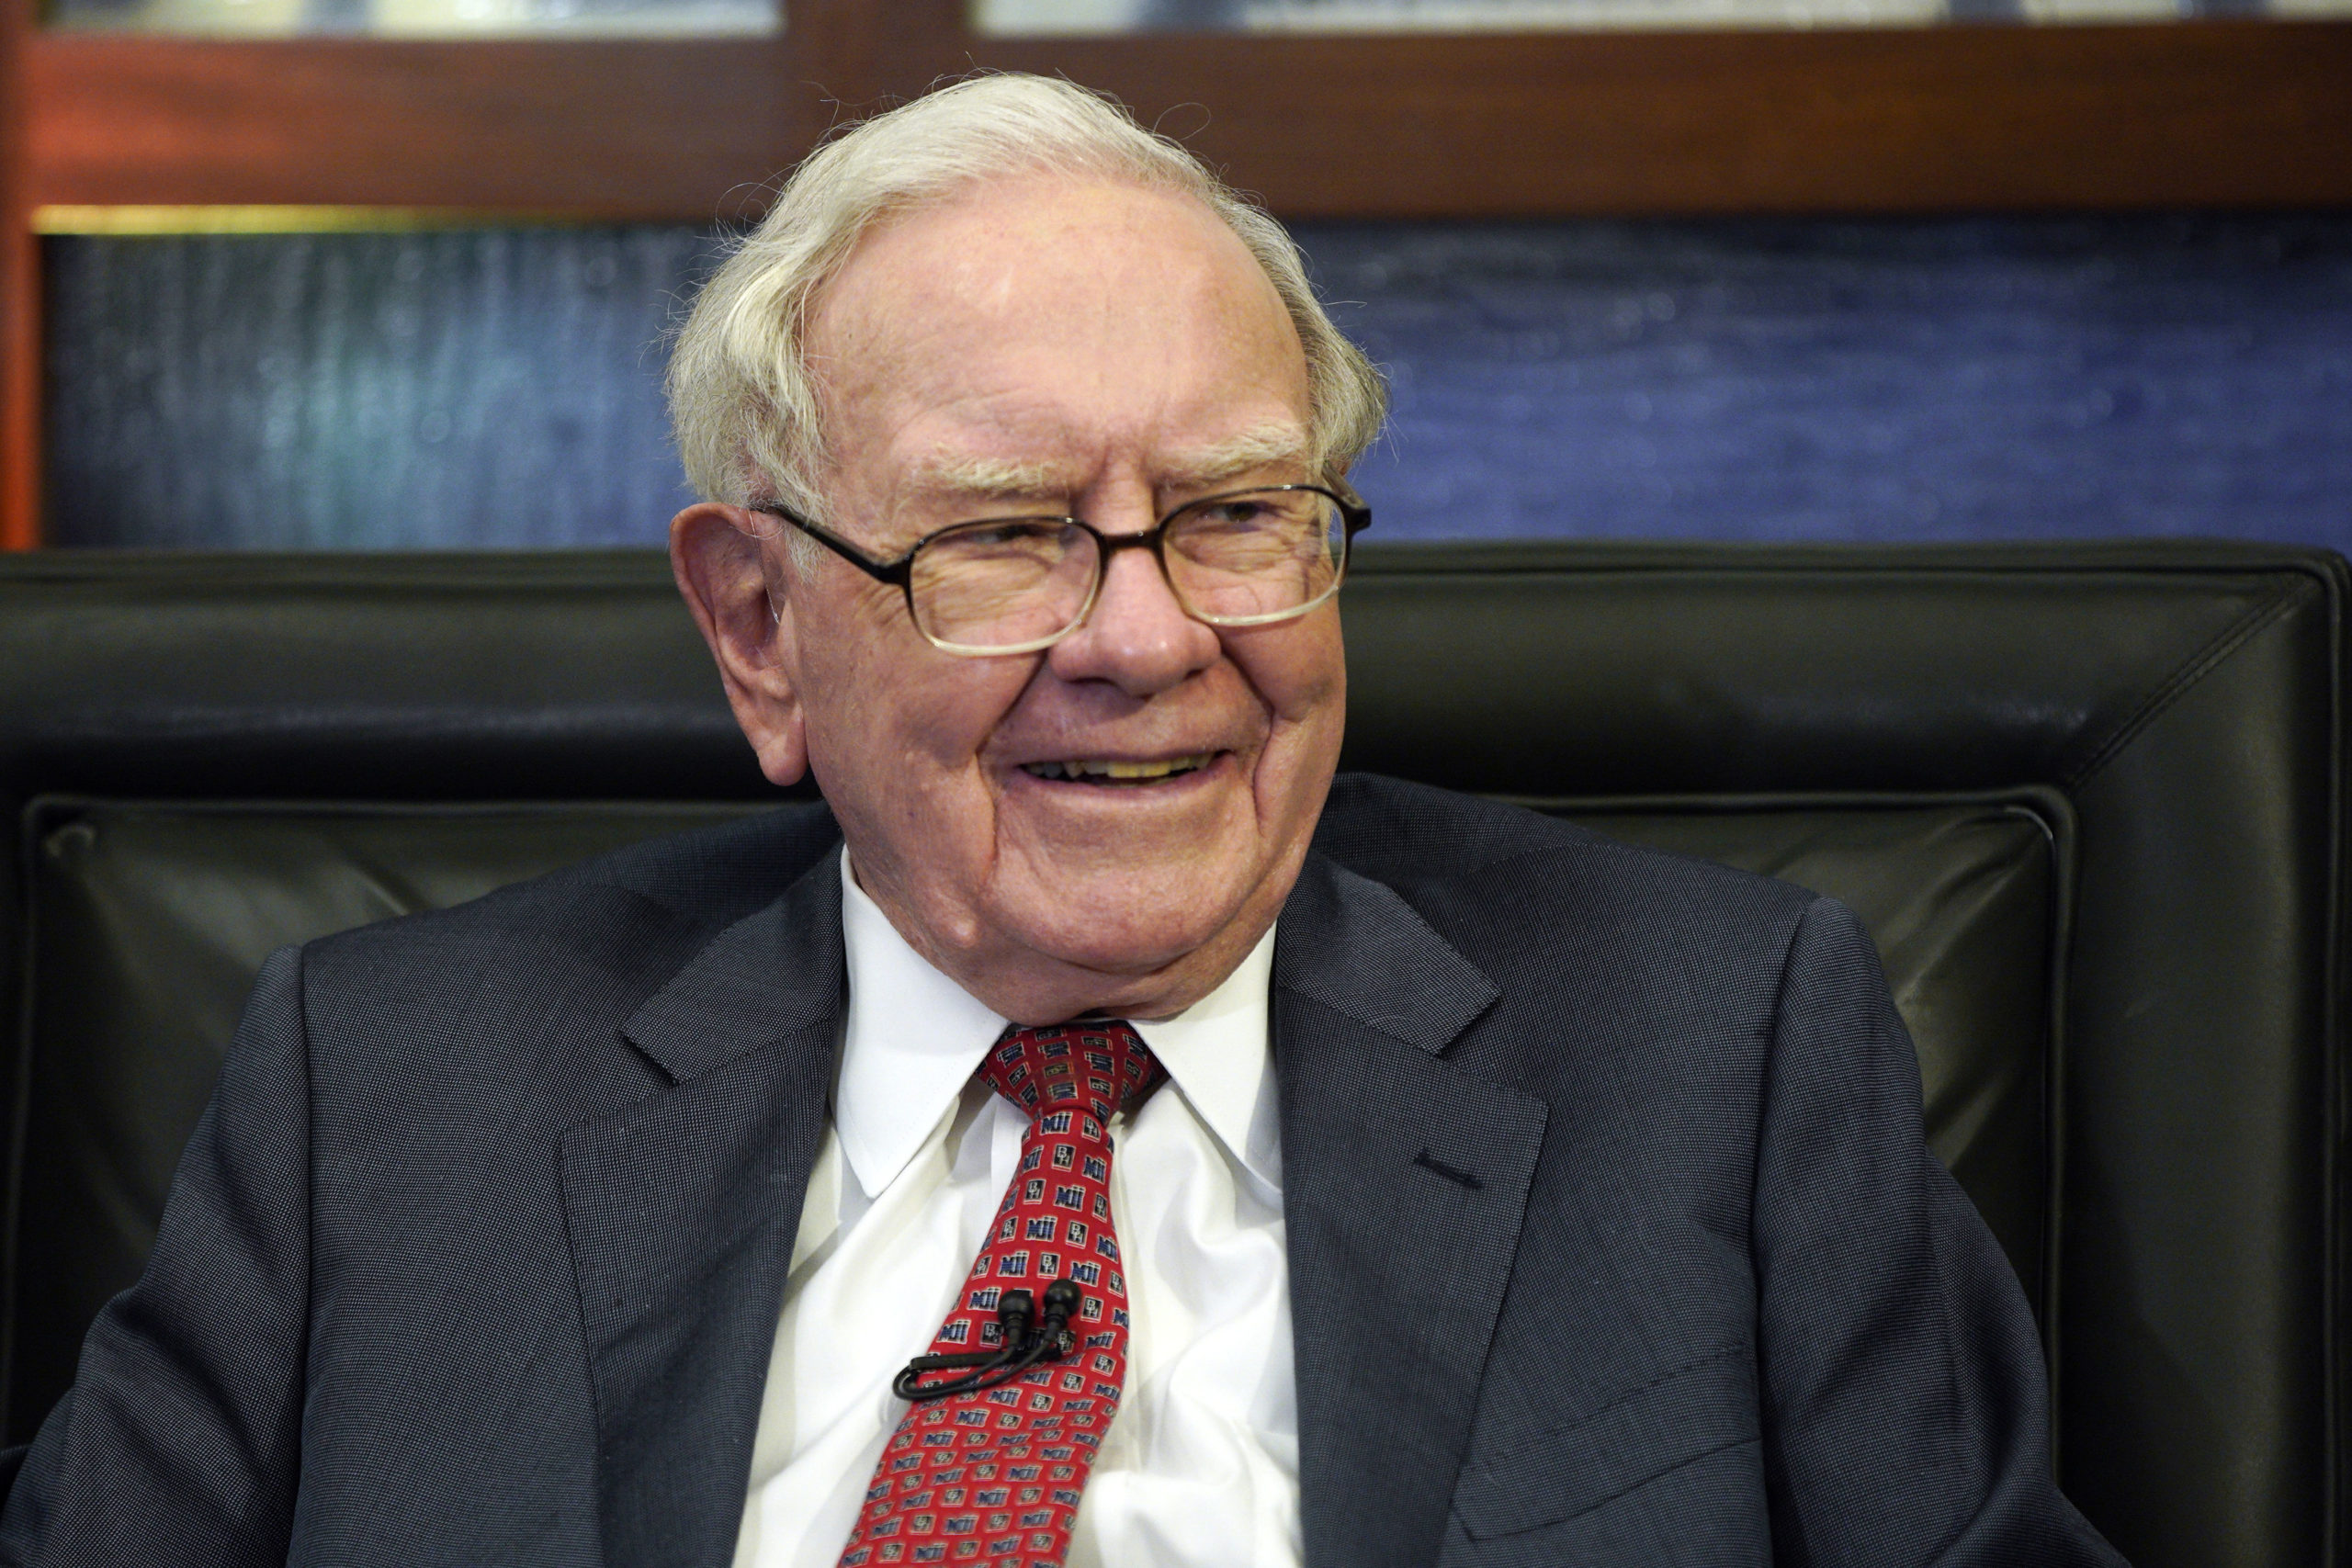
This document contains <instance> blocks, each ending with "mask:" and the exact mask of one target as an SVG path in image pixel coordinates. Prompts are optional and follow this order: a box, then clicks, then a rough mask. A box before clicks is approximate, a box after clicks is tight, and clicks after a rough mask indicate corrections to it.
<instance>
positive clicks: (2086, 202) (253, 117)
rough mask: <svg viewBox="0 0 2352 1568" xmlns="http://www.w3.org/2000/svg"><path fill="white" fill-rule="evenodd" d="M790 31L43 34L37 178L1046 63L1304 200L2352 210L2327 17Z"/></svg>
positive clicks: (86, 176) (718, 167) (1279, 195)
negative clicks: (771, 35)
mask: <svg viewBox="0 0 2352 1568" xmlns="http://www.w3.org/2000/svg"><path fill="white" fill-rule="evenodd" d="M795 18H796V30H795V33H794V35H793V37H792V39H790V40H788V41H786V42H779V43H759V42H745V41H742V40H695V41H674V42H659V41H635V42H629V43H576V42H564V43H557V42H535V43H495V44H493V43H448V44H419V43H390V42H368V41H362V40H336V41H305V42H268V43H230V42H199V41H192V40H179V39H127V38H119V37H115V38H91V37H59V36H51V37H43V38H39V39H35V40H34V48H33V50H32V60H31V65H32V91H33V112H34V117H35V123H34V136H33V142H32V152H33V160H34V176H33V177H34V188H35V195H36V198H37V199H38V200H39V201H41V202H44V203H74V204H79V203H123V202H141V203H187V202H223V203H255V202H317V203H330V204H345V203H362V204H365V203H386V204H394V205H402V206H428V207H429V206H474V207H504V208H525V209H558V210H566V211H572V212H578V213H583V214H590V215H596V216H608V217H615V218H630V217H672V218H703V217H708V216H709V215H711V214H712V213H713V212H714V211H715V210H718V209H719V208H720V207H721V206H722V205H723V204H728V203H730V202H731V203H733V204H734V205H735V206H738V207H740V206H741V204H742V203H743V201H744V199H745V197H747V196H755V195H756V191H755V187H756V186H757V184H758V182H760V181H762V180H763V179H764V178H766V177H767V176H768V175H772V174H773V173H774V172H775V170H776V169H777V168H779V167H781V166H782V165H784V164H786V163H788V162H789V161H790V160H791V159H792V158H793V157H795V156H797V154H798V153H799V152H801V151H803V150H805V149H806V148H807V146H808V145H809V143H810V141H812V139H813V138H814V136H815V135H816V134H817V133H818V131H819V130H820V129H821V128H822V126H823V125H824V124H825V123H827V122H828V120H829V118H830V117H831V108H830V106H829V105H828V104H827V102H826V101H825V97H824V96H823V95H821V94H820V90H819V89H818V88H817V87H816V86H814V85H811V83H812V81H818V82H822V83H823V84H824V85H825V86H826V87H827V88H829V89H831V93H832V94H833V96H836V97H838V98H839V99H841V100H842V101H845V102H847V103H848V104H849V105H851V106H852V107H853V108H856V107H870V106H871V105H872V104H873V103H875V102H877V101H881V100H884V99H887V98H889V97H897V96H909V95H911V94H914V93H917V92H920V91H921V90H922V88H923V86H924V85H926V84H927V83H929V82H931V81H933V80H934V79H936V78H937V77H938V76H939V75H941V74H943V73H952V72H955V71H957V70H961V69H966V68H968V66H969V65H970V64H972V63H974V62H977V63H979V64H982V65H987V66H997V67H1002V68H1008V69H1019V70H1035V71H1060V72H1066V73H1069V75H1070V76H1071V77H1073V78H1074V79H1076V80H1078V81H1080V82H1085V83H1088V84H1090V85H1097V86H1102V87H1104V88H1106V89H1109V90H1111V91H1113V92H1114V93H1117V94H1118V95H1119V96H1121V97H1123V98H1124V99H1125V100H1126V101H1127V102H1129V103H1130V104H1132V105H1134V106H1135V107H1136V108H1137V109H1138V110H1140V111H1141V112H1142V113H1143V115H1144V116H1145V118H1147V119H1148V120H1155V121H1158V122H1159V123H1161V124H1163V125H1164V126H1166V127H1167V128H1168V129H1170V130H1175V131H1178V132H1180V133H1184V134H1186V135H1187V139H1188V141H1190V142H1191V144H1192V145H1193V146H1194V147H1195V148H1197V149H1198V150H1199V151H1200V152H1203V153H1204V155H1206V156H1208V157H1209V158H1211V159H1212V160H1214V161H1216V163H1218V164H1222V165H1224V166H1225V167H1226V168H1227V171H1228V173H1229V174H1230V175H1231V177H1232V178H1233V179H1234V180H1235V181H1236V183H1238V184H1239V185H1241V186H1244V187H1246V188H1249V189H1252V190H1255V191H1258V192H1260V193H1261V194H1262V195H1264V196H1265V197H1267V198H1268V199H1269V200H1270V201H1271V202H1272V205H1273V206H1274V207H1275V208H1276V209H1278V210H1280V211H1282V212H1284V213H1286V214H1289V215H1292V216H1296V217H1315V218H1340V217H1416V218H1487V217H1521V216H1565V215H1572V214H1589V213H1609V214H1627V215H1639V214H1655V215H1664V214H1683V213H1721V212H1821V211H1850V212H1919V211H1933V210H1960V209H2002V208H2008V209H2018V208H2040V209H2050V208H2070V207H2080V208H2097V209H2126V208H2148V207H2215V206H2223V207H2227V206H2278V205H2286V206H2328V205H2338V204H2343V203H2347V202H2352V23H2345V22H2267V21H2259V20H2256V21H2217V22H2198V23H2184V24H2174V25H2163V26H2135V27H2081V28H2074V27H2064V28H2060V27H2050V28H2033V27H2022V26H1975V27H1953V28H1900V29H1883V30H1858V31H1843V32H1838V31H1813V32H1739V33H1648V34H1644V33H1609V34H1551V35H1541V36H1535V37H1497V36H1470V37H1412V38H1379V37H1323V38H1313V37H1296V36H1284V37H1265V36H1260V37H1239V36H1229V35H1160V36H1157V37H1144V38H1112V39H981V38H976V37H974V36H972V35H970V34H969V33H968V32H967V31H966V30H965V29H964V28H963V26H962V25H961V23H960V21H959V19H958V8H957V6H956V4H955V0H865V4H862V5H861V4H857V3H855V0H827V3H826V4H824V5H821V6H820V5H816V4H804V5H802V6H799V7H797V8H796V11H795Z"/></svg>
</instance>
